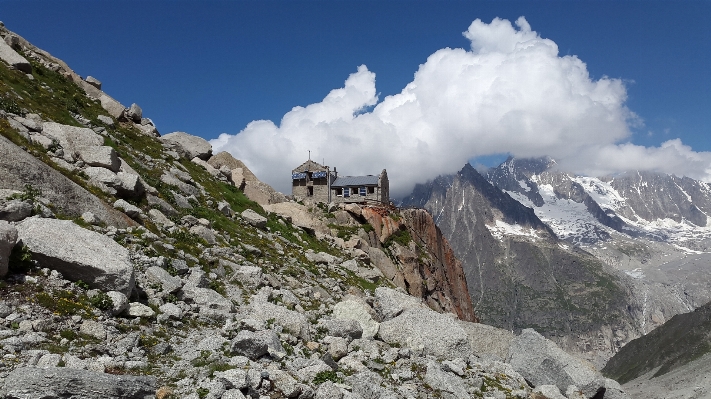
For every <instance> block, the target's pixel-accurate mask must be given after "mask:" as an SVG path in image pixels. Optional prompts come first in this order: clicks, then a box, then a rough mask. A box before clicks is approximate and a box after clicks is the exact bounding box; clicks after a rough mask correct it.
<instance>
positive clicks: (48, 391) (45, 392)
mask: <svg viewBox="0 0 711 399" xmlns="http://www.w3.org/2000/svg"><path fill="white" fill-rule="evenodd" d="M157 386H158V382H157V380H156V378H155V377H147V376H132V375H113V374H105V373H99V372H95V371H88V370H78V369H71V368H67V367H55V368H35V367H18V368H16V369H15V370H13V371H12V372H11V373H10V374H9V375H8V376H7V378H5V386H4V387H3V389H2V391H0V396H1V397H3V398H7V399H27V398H47V399H50V398H82V399H104V398H122V399H149V398H151V399H152V398H155V394H156V389H157Z"/></svg>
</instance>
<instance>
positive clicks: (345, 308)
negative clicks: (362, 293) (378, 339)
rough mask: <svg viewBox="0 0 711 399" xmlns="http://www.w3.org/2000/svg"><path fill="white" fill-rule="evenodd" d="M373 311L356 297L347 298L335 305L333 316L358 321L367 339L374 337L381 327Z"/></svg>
mask: <svg viewBox="0 0 711 399" xmlns="http://www.w3.org/2000/svg"><path fill="white" fill-rule="evenodd" d="M373 313H374V312H373V310H372V309H371V308H370V306H368V304H366V303H365V302H362V301H360V300H355V299H346V300H344V301H341V302H338V303H337V304H336V305H335V306H334V307H333V318H335V319H337V320H355V321H357V322H358V323H359V324H360V327H361V329H362V331H363V332H362V337H363V338H365V339H373V337H374V336H375V334H377V333H378V330H379V328H380V323H378V322H377V321H375V319H374V318H373V315H374V314H373Z"/></svg>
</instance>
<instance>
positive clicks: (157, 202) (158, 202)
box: [146, 195, 178, 216]
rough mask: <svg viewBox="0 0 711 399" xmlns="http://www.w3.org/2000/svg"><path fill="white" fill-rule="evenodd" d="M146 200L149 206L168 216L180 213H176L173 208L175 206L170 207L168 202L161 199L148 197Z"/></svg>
mask: <svg viewBox="0 0 711 399" xmlns="http://www.w3.org/2000/svg"><path fill="white" fill-rule="evenodd" d="M146 200H147V201H148V205H150V206H151V207H153V208H160V210H161V211H163V213H165V214H167V215H168V216H177V215H178V211H176V210H175V208H173V206H172V205H170V204H169V203H168V202H167V201H166V200H164V199H162V198H160V197H156V196H155V195H146Z"/></svg>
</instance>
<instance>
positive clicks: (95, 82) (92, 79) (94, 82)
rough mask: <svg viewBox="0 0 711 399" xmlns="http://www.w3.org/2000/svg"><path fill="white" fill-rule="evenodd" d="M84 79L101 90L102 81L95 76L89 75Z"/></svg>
mask: <svg viewBox="0 0 711 399" xmlns="http://www.w3.org/2000/svg"><path fill="white" fill-rule="evenodd" d="M84 81H86V83H89V84H90V85H92V86H94V87H96V88H97V89H99V90H101V81H99V80H98V79H96V78H95V77H93V76H87V77H86V79H84Z"/></svg>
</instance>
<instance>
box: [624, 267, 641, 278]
mask: <svg viewBox="0 0 711 399" xmlns="http://www.w3.org/2000/svg"><path fill="white" fill-rule="evenodd" d="M625 274H626V275H628V276H630V277H632V278H634V279H637V280H640V279H643V278H644V272H643V271H642V269H640V268H636V269H634V270H627V271H625Z"/></svg>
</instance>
